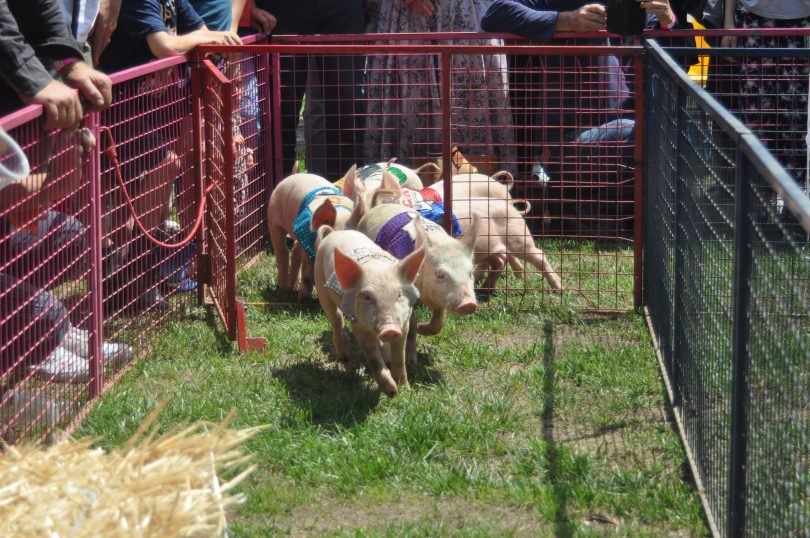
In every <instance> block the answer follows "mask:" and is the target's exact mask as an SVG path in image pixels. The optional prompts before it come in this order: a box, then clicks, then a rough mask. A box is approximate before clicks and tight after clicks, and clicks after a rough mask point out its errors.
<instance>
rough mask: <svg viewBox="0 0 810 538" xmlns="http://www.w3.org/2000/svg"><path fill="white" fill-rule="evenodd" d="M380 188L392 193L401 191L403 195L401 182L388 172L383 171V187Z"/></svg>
mask: <svg viewBox="0 0 810 538" xmlns="http://www.w3.org/2000/svg"><path fill="white" fill-rule="evenodd" d="M380 188H381V189H386V190H392V191H399V193H400V195H402V188H401V187H400V186H399V180H398V179H397V177H396V176H395V175H394V174H392V173H391V172H389V171H388V170H383V180H382V186H380ZM397 199H399V198H397Z"/></svg>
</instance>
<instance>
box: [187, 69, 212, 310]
mask: <svg viewBox="0 0 810 538" xmlns="http://www.w3.org/2000/svg"><path fill="white" fill-rule="evenodd" d="M202 79H203V69H202V62H201V58H200V56H199V55H195V56H194V59H193V61H192V62H191V102H192V109H191V114H192V126H191V127H192V135H193V136H194V143H193V144H192V148H191V151H192V154H193V157H194V184H195V185H196V191H197V199H198V200H200V203H202V201H203V197H204V196H205V175H204V174H203V156H204V152H203V151H202V148H203V144H205V140H204V139H203V137H202V106H203V99H202V92H203V83H202ZM207 253H208V252H207V250H206V241H205V219H203V220H202V222H201V223H200V229H199V230H198V232H197V270H198V271H199V270H200V268H201V265H203V263H202V262H203V260H205V259H206V254H207ZM203 272H204V273H205V274H206V275H210V274H211V268H210V266H208V267H205V270H204V271H203ZM198 280H199V278H198ZM209 283H210V279H209V282H199V284H198V285H197V301H198V302H199V303H200V304H202V303H203V301H205V288H206V286H207V285H208V284H209Z"/></svg>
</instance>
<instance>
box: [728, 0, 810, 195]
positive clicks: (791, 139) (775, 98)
mask: <svg viewBox="0 0 810 538" xmlns="http://www.w3.org/2000/svg"><path fill="white" fill-rule="evenodd" d="M734 20H735V22H734V24H735V27H737V28H792V29H806V28H810V17H805V18H803V19H789V20H784V19H782V20H780V19H768V18H765V17H760V16H759V15H756V14H754V13H749V12H747V11H745V10H744V9H743V8H742V5H741V4H740V2H737V9H736V10H735V12H734ZM739 46H741V47H742V48H744V49H762V48H790V49H801V48H807V46H808V45H807V41H806V40H805V37H804V36H801V35H798V34H796V35H786V36H779V37H776V36H761V35H749V36H746V37H744V38H741V39H740V42H739ZM740 75H741V76H740V77H739V78H738V80H739V95H740V98H741V103H740V106H741V108H742V117H743V121H744V122H745V123H746V125H747V126H748V127H749V128H751V129H752V130H753V131H755V132H756V133H757V135H758V136H759V137H760V139H761V140H763V141H764V142H765V143H766V144H767V145H768V147H769V149H770V150H771V151H772V152H773V153H774V154H775V155H776V156H777V158H779V159H780V160H781V161H782V164H783V165H784V166H785V169H786V170H787V171H788V172H789V173H790V174H791V175H792V176H793V177H794V178H795V179H796V181H797V182H798V183H799V184H800V185H801V186H802V187H803V188H804V189H807V188H808V181H810V178H807V177H806V173H807V167H806V164H807V160H806V159H807V154H806V151H807V148H806V146H805V139H804V132H805V128H806V127H807V99H808V95H807V94H808V89H807V80H808V75H810V61H808V57H807V55H803V56H801V57H796V58H784V57H776V56H743V58H742V61H741V62H740Z"/></svg>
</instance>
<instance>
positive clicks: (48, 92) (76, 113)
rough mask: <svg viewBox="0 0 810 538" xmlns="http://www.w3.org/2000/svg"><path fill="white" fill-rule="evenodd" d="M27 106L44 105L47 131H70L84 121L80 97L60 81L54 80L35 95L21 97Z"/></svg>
mask: <svg viewBox="0 0 810 538" xmlns="http://www.w3.org/2000/svg"><path fill="white" fill-rule="evenodd" d="M20 99H22V101H23V103H25V104H27V105H31V104H37V105H42V107H43V108H44V110H45V125H44V128H45V129H68V128H70V127H75V126H76V124H78V123H79V120H81V119H82V116H83V115H84V113H83V112H82V103H81V102H80V101H79V95H78V94H77V93H76V92H75V90H72V89H70V88H68V87H67V86H66V85H65V84H62V83H61V82H59V81H58V80H52V81H51V82H50V83H49V84H48V85H47V86H45V87H44V88H42V89H41V90H39V91H38V92H37V93H36V94H34V95H20Z"/></svg>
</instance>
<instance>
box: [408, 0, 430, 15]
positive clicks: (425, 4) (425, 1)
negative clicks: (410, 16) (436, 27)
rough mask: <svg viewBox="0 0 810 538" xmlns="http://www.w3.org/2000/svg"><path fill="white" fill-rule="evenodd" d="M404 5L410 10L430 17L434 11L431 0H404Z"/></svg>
mask: <svg viewBox="0 0 810 538" xmlns="http://www.w3.org/2000/svg"><path fill="white" fill-rule="evenodd" d="M404 1H405V5H406V6H408V7H409V8H411V11H413V12H414V13H416V14H417V15H422V16H425V17H431V16H432V15H433V12H434V11H435V9H436V8H435V7H434V6H433V2H431V0H404Z"/></svg>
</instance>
